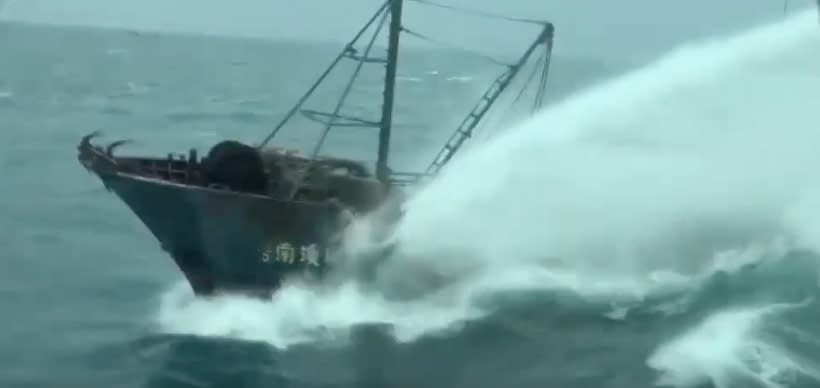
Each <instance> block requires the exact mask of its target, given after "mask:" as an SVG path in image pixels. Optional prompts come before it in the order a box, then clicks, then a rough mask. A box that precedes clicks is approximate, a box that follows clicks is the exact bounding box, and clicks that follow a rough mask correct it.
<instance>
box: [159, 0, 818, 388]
mask: <svg viewBox="0 0 820 388" xmlns="http://www.w3.org/2000/svg"><path fill="white" fill-rule="evenodd" d="M817 47H820V29H818V26H817V19H816V15H815V13H814V12H805V13H802V14H798V15H795V16H793V17H791V18H790V19H788V20H786V21H783V22H778V23H775V24H771V25H767V26H762V27H759V28H756V29H754V30H751V31H748V32H745V33H743V34H740V35H737V36H732V37H728V38H720V39H715V40H712V41H708V42H701V43H698V44H692V45H689V46H686V47H681V48H679V49H678V50H676V51H675V52H672V53H670V54H669V55H667V56H665V57H663V58H661V59H659V60H658V61H656V62H654V63H652V64H650V65H647V66H646V67H644V68H641V69H638V70H636V71H633V72H631V73H629V74H626V75H624V76H621V77H619V78H616V79H613V80H611V81H609V82H606V83H604V84H601V85H599V86H597V87H594V88H591V89H588V90H585V91H582V92H580V93H577V94H576V95H574V96H572V97H570V98H568V99H567V100H565V101H564V102H562V103H559V104H557V105H555V106H553V107H551V108H549V109H547V110H545V111H543V112H541V113H540V114H538V115H537V116H536V117H534V118H532V119H529V120H527V121H525V122H522V123H520V124H519V125H517V126H516V127H514V128H510V129H508V130H506V131H504V132H503V133H500V134H499V135H498V136H495V137H494V138H493V139H492V140H490V141H488V142H486V143H483V144H477V145H475V146H473V147H472V148H471V149H469V150H467V151H465V152H463V153H462V154H460V155H459V157H458V158H456V159H454V160H453V162H452V163H451V164H450V165H449V166H448V168H447V169H446V170H445V171H443V172H442V174H441V175H440V176H439V177H438V178H437V179H436V180H434V181H432V182H430V183H429V184H428V185H427V186H425V187H423V188H422V189H421V190H420V191H418V192H417V193H415V194H414V195H413V197H412V198H411V200H410V201H409V202H408V204H407V213H406V217H405V218H404V220H403V221H402V223H401V224H400V225H398V227H397V229H396V230H395V231H394V233H393V235H392V241H393V243H394V244H395V246H396V250H395V252H394V253H393V254H392V255H391V256H390V257H388V258H386V259H385V260H384V261H383V262H381V264H380V265H379V266H378V267H377V268H375V269H374V274H373V276H372V278H371V279H370V280H369V281H367V282H364V281H360V280H359V279H357V280H349V281H347V282H345V283H344V284H343V285H342V286H340V287H337V288H333V289H332V290H328V289H314V288H309V287H305V286H302V285H300V284H291V285H288V286H286V287H285V288H284V289H283V290H282V291H281V292H280V293H279V294H278V295H277V296H276V298H275V300H274V301H272V302H262V301H257V300H247V299H243V298H238V297H221V298H216V299H213V300H194V299H193V298H192V297H191V295H190V292H189V291H187V289H186V288H185V286H183V285H179V286H177V287H175V288H174V289H173V290H171V291H169V292H168V293H166V294H165V295H164V296H163V301H162V303H161V309H160V313H159V324H160V326H161V328H162V330H164V331H168V332H174V333H188V334H198V335H215V336H232V337H236V338H243V339H253V340H262V341H267V342H269V343H271V344H273V345H275V346H278V347H287V346H289V345H292V344H295V343H301V342H309V341H316V340H327V339H339V338H343V337H344V336H345V335H346V333H347V330H348V329H350V328H351V327H354V326H357V325H364V324H389V325H390V326H392V328H393V332H394V334H395V337H396V338H397V340H399V341H412V340H414V339H416V338H418V337H419V336H422V335H426V334H431V333H436V332H438V333H440V332H441V331H446V330H452V331H457V330H459V327H460V325H461V324H463V322H465V321H468V320H472V319H479V318H482V317H486V316H488V315H491V314H494V313H497V312H499V311H502V310H503V309H505V308H508V307H509V306H510V305H511V304H514V303H515V300H520V299H516V298H524V300H527V298H529V297H533V295H535V297H537V298H553V299H560V300H562V301H564V303H562V307H564V308H567V309H576V311H579V312H581V313H592V314H596V315H598V316H606V317H608V318H609V319H614V320H630V319H649V318H648V317H654V318H652V319H667V318H668V317H674V316H678V315H681V314H683V313H686V312H693V311H701V312H703V313H702V314H700V317H701V319H700V320H699V321H697V322H695V321H693V322H692V323H691V325H687V326H686V327H687V329H684V330H682V331H681V332H680V333H678V334H676V336H674V338H673V339H669V340H662V341H661V342H660V343H659V344H658V347H657V349H656V350H655V351H654V352H653V354H651V355H650V356H649V357H648V361H647V363H648V364H649V366H650V367H651V368H653V369H654V370H657V371H658V372H659V373H660V375H661V376H660V380H659V383H661V384H666V385H673V386H678V387H689V386H698V384H702V383H704V382H707V381H711V382H712V383H713V384H715V385H716V386H718V387H729V386H732V385H731V384H733V382H735V381H738V379H741V380H742V379H751V380H754V381H756V382H758V383H761V384H763V385H766V386H772V387H779V386H788V382H787V381H786V380H788V378H792V379H794V378H795V377H794V376H795V374H797V375H799V376H800V377H799V378H803V379H816V376H817V374H818V372H817V370H818V369H817V368H816V367H814V366H811V365H809V364H808V363H807V362H806V361H805V360H802V359H801V358H800V357H799V356H798V355H797V354H793V353H790V352H788V351H787V350H785V348H783V347H782V346H783V345H782V344H778V343H777V341H773V340H771V339H770V338H767V337H766V335H764V334H765V333H771V331H772V330H774V329H773V327H775V326H776V327H780V329H778V330H785V329H783V328H784V327H785V328H789V327H790V325H789V324H788V319H787V316H788V314H791V313H793V312H794V311H799V310H800V309H801V308H802V307H804V306H806V305H807V304H810V303H814V302H813V301H812V300H810V299H807V298H809V297H811V296H813V295H814V293H815V292H816V288H817V274H818V261H817V255H815V253H814V252H820V222H818V221H817V218H816V216H815V215H816V214H820V195H818V194H820V191H818V190H820V186H818V184H820V179H818V178H820V176H819V175H820V174H819V173H818V172H817V171H818V170H817V166H818V165H820V153H818V152H817V146H816V145H817V144H820V131H818V127H817V126H818V116H817V107H818V106H820V77H818V72H817V69H818V68H820V50H817ZM558 76H560V75H558ZM358 227H359V228H361V229H354V230H353V231H352V233H353V234H354V236H355V237H356V238H357V239H356V240H351V244H352V246H353V248H352V249H353V252H356V250H357V249H359V250H367V249H369V248H370V247H369V245H368V244H369V243H368V242H367V241H368V240H367V236H366V235H364V234H363V233H365V232H366V230H367V223H366V222H364V221H363V223H362V224H360V225H358ZM362 230H364V232H363V231H362ZM358 256H360V255H348V257H347V258H348V259H350V260H353V258H355V257H358ZM718 296H719V297H718ZM683 315H685V314H683ZM664 317H667V318H664ZM668 319H672V318H668ZM772 320H775V321H776V322H777V324H776V325H772V324H768V325H767V324H766V322H771V321H772ZM795 333H796V331H795V332H793V333H792V334H790V335H791V336H793V337H794V336H797V334H795ZM804 334H805V333H804ZM806 338H808V337H805V336H803V337H801V341H806ZM814 341H815V342H814V343H815V344H817V343H818V342H817V341H818V340H817V339H814ZM789 374H790V375H789ZM787 375H789V376H791V377H789V376H787ZM784 379H786V380H784ZM815 381H820V379H817V380H815Z"/></svg>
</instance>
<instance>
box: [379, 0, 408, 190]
mask: <svg viewBox="0 0 820 388" xmlns="http://www.w3.org/2000/svg"><path fill="white" fill-rule="evenodd" d="M389 1H390V35H389V37H388V46H387V69H386V71H385V79H384V100H383V103H382V117H381V123H380V126H379V155H378V160H377V161H376V177H378V178H379V180H381V181H384V182H386V181H387V180H388V179H389V176H390V169H389V168H388V167H387V158H388V154H389V153H390V131H391V129H392V126H393V96H394V94H395V89H396V68H397V66H398V56H399V35H400V33H401V30H402V26H401V11H402V2H403V0H389Z"/></svg>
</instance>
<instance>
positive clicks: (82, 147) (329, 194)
mask: <svg viewBox="0 0 820 388" xmlns="http://www.w3.org/2000/svg"><path fill="white" fill-rule="evenodd" d="M415 1H417V2H420V3H423V4H428V5H438V6H443V7H449V6H446V5H442V4H435V3H430V2H428V1H422V0H415ZM402 3H403V1H402V0H387V1H386V2H385V3H384V4H383V5H382V6H381V7H380V8H379V9H378V11H377V12H376V13H375V14H374V15H373V16H372V17H371V18H370V19H369V21H368V22H367V23H366V24H365V25H364V26H363V27H362V28H361V30H359V32H358V33H357V34H356V35H355V37H354V38H353V39H352V40H351V41H350V43H348V44H347V45H346V46H345V47H344V48H343V50H342V51H341V53H339V54H338V56H337V57H336V58H335V59H334V60H333V61H332V63H331V64H330V66H329V67H328V68H326V69H325V71H324V72H323V73H322V74H321V76H320V77H319V78H318V79H317V80H316V81H315V83H314V84H313V85H311V86H310V87H309V88H308V90H307V92H306V93H305V94H304V95H303V96H302V97H301V98H300V99H299V101H298V102H297V103H296V104H295V106H294V107H293V108H292V109H290V110H289V111H288V113H287V114H286V115H285V117H284V119H283V120H282V121H281V122H280V123H279V124H278V125H277V126H276V127H275V129H274V130H273V131H272V132H271V133H270V134H269V135H268V136H267V137H266V138H265V139H264V141H262V142H261V143H260V144H259V145H256V146H251V145H246V144H243V143H240V142H237V141H234V140H225V141H222V142H219V143H218V144H216V145H215V146H213V147H212V148H211V149H210V151H209V152H208V153H207V155H204V157H201V158H200V157H198V155H197V152H196V150H195V149H191V150H190V151H189V152H188V153H187V155H185V154H182V155H174V154H169V155H168V156H167V157H150V156H145V157H143V156H139V157H133V156H117V155H114V153H113V151H114V149H115V148H116V147H118V146H120V145H122V144H124V141H116V142H113V143H111V144H109V145H107V146H105V147H103V146H99V145H94V144H93V143H92V141H91V140H92V138H93V137H95V136H97V135H98V134H97V133H92V134H90V135H87V136H85V137H83V138H82V140H81V141H80V143H79V146H78V152H79V153H78V159H79V161H80V163H81V164H82V165H83V166H84V167H85V168H86V169H87V170H89V171H90V172H92V173H93V174H95V175H96V176H97V177H99V179H100V180H102V182H103V185H104V186H105V187H106V188H107V189H108V190H109V191H111V192H113V193H115V194H116V195H117V196H118V197H119V198H120V199H121V200H122V201H123V202H125V204H126V205H127V206H128V207H129V208H130V209H131V210H132V211H133V213H134V214H135V215H136V216H137V217H138V218H139V219H140V220H141V221H142V222H143V223H144V224H145V226H146V227H147V228H148V229H149V230H150V231H151V233H152V234H153V235H154V236H155V237H156V238H157V239H158V240H159V242H160V244H161V247H162V249H163V250H164V251H165V252H167V253H168V254H169V255H170V257H171V258H172V259H173V260H174V262H175V263H176V264H177V266H178V267H179V269H180V270H181V271H182V273H183V274H184V275H185V277H186V278H187V281H188V282H189V284H190V286H191V288H192V289H193V291H194V293H195V294H196V295H198V296H203V295H212V294H215V293H225V292H227V293H234V292H238V293H244V294H253V295H262V296H269V295H270V294H271V293H272V292H274V291H275V290H276V289H277V288H278V287H279V286H280V285H281V284H282V282H283V280H284V279H286V278H288V277H289V276H295V275H298V276H308V277H312V278H314V279H322V277H323V276H324V275H325V273H326V272H327V269H328V262H327V257H328V254H329V252H330V251H332V250H333V249H334V241H336V240H335V236H338V234H339V232H340V231H341V230H342V229H343V228H344V226H345V223H346V220H348V219H349V216H350V215H351V214H353V215H357V214H359V215H361V214H371V213H373V212H375V211H376V210H377V209H380V210H381V209H387V211H386V212H384V213H383V214H386V216H385V219H384V220H385V222H388V223H389V222H393V221H395V220H396V219H397V217H399V216H400V212H399V211H398V209H399V205H400V203H401V194H402V192H404V190H405V189H406V187H407V186H409V185H413V184H415V183H418V182H419V181H421V180H423V179H424V178H425V177H431V176H434V175H435V174H436V173H437V172H438V171H439V170H440V169H441V168H442V167H443V166H444V165H445V164H446V163H447V162H448V161H449V160H450V158H451V157H452V156H453V155H454V154H455V153H456V152H457V151H458V150H459V148H460V147H461V146H462V144H463V143H464V142H465V141H466V140H467V139H468V138H469V137H470V136H471V134H472V133H473V131H474V129H475V128H476V126H477V125H478V124H479V122H480V121H481V120H482V118H483V117H484V116H485V114H486V113H487V111H488V110H489V109H490V106H491V105H492V104H493V103H494V102H495V101H496V100H497V99H498V97H499V96H500V95H501V94H502V93H503V92H504V91H505V90H507V89H508V86H509V85H510V84H511V82H512V80H513V79H514V78H515V77H516V76H517V75H518V74H519V72H520V71H521V69H522V67H523V66H524V65H525V64H526V63H527V61H528V60H529V59H530V58H531V57H532V56H533V53H535V52H536V51H539V52H540V53H541V55H540V59H539V62H538V63H537V64H536V65H535V67H534V71H533V73H532V76H531V78H530V80H532V79H533V78H532V77H533V76H535V75H536V74H537V72H536V70H537V71H540V72H541V82H540V84H539V85H538V88H539V89H538V90H537V93H536V97H535V98H536V105H540V104H541V101H542V99H543V94H544V93H543V91H544V88H545V85H546V78H547V73H548V68H549V62H550V61H549V59H550V54H551V51H552V41H553V26H552V24H550V23H548V22H543V21H534V20H526V19H511V18H506V19H508V20H514V21H518V22H525V23H533V24H536V25H537V26H538V29H539V32H538V35H537V37H536V38H535V39H534V40H533V41H532V43H531V44H530V45H529V46H528V47H527V48H526V50H525V51H524V52H523V54H521V56H520V57H519V58H518V60H517V61H516V62H515V63H513V64H511V65H507V66H506V68H505V70H504V71H503V73H502V74H501V75H499V76H498V78H496V79H495V80H494V81H493V82H492V84H491V85H490V86H489V88H488V89H487V90H486V92H485V93H484V94H483V95H482V96H481V97H480V99H479V101H478V103H477V104H476V105H475V106H474V108H473V109H472V111H470V112H469V113H468V114H467V117H466V118H465V119H464V120H463V121H462V122H461V125H459V126H458V128H457V129H456V130H455V132H454V133H453V134H452V136H451V137H450V139H449V140H448V142H447V143H446V145H444V146H443V148H442V149H441V150H440V152H439V153H438V155H437V156H436V158H435V159H434V160H433V161H432V163H430V165H429V166H428V167H427V169H426V170H425V171H424V172H420V173H397V172H394V171H391V169H390V168H389V167H388V160H389V154H390V152H389V151H390V148H389V145H390V137H391V129H392V127H393V125H392V116H393V106H394V103H393V101H394V92H395V83H396V68H397V64H398V61H399V40H400V39H399V38H400V35H402V33H409V34H412V35H415V36H417V37H422V38H423V37H424V36H423V35H421V34H418V33H415V32H413V31H411V30H409V29H407V28H406V27H405V26H403V25H402ZM483 15H485V16H491V15H489V14H483ZM388 20H389V23H388V22H387V21H388ZM385 24H387V25H388V26H387V29H388V37H387V41H388V48H387V57H386V58H374V57H372V56H371V55H370V52H371V49H372V48H373V44H374V41H375V39H376V37H377V36H378V35H379V33H380V32H381V31H382V30H383V29H384V28H385ZM371 29H372V30H374V31H373V32H372V38H371V39H369V40H368V41H367V42H363V43H362V42H360V41H362V40H363V39H362V38H363V37H364V36H365V35H366V34H367V33H368V31H370V30H371ZM361 44H364V49H363V50H360V49H357V48H356V46H357V45H361ZM539 48H541V49H542V50H539ZM359 52H362V54H359ZM342 60H352V61H354V63H355V71H354V72H353V76H352V77H350V79H349V82H348V83H347V86H346V88H345V89H344V90H343V92H342V94H341V97H340V98H339V99H338V103H337V104H336V105H335V109H334V110H333V111H332V112H321V111H315V110H309V109H305V108H304V105H305V103H306V101H307V100H308V99H309V97H311V95H313V94H314V92H315V90H316V89H317V87H318V86H319V85H320V84H321V83H322V82H323V80H324V79H325V78H326V77H327V76H328V74H330V73H331V72H333V71H334V69H335V68H336V67H337V65H338V64H339V63H340V62H341V61H342ZM373 63H376V64H381V65H384V67H385V72H384V84H383V100H382V109H381V117H379V119H378V120H366V119H361V118H357V117H353V116H349V115H344V114H341V113H340V111H341V108H342V107H343V106H344V104H345V102H346V99H347V97H348V94H349V92H350V89H351V87H352V85H353V84H354V82H355V81H356V79H357V77H358V75H359V73H360V70H361V69H362V68H363V67H365V66H366V65H369V64H373ZM527 83H528V84H529V83H530V82H529V80H528V81H527ZM525 87H526V85H525ZM519 96H520V95H519ZM297 113H302V114H303V115H305V116H306V117H308V118H310V119H312V120H314V121H317V122H319V123H321V125H322V127H323V130H322V131H321V136H320V139H319V140H318V142H317V143H316V144H315V146H314V147H313V151H312V152H311V154H310V155H309V156H307V155H304V156H303V155H301V154H298V153H296V152H291V151H288V150H282V149H279V148H274V147H269V146H268V144H269V143H270V142H271V140H272V139H273V138H274V137H275V136H276V134H277V133H278V132H279V130H280V129H281V128H283V127H284V126H285V125H286V124H288V123H289V122H290V120H291V118H292V117H293V116H294V115H296V114H297ZM337 127H372V128H374V129H378V147H377V149H376V154H377V161H376V163H375V168H374V170H371V169H370V168H369V167H368V166H367V165H365V164H363V163H360V162H358V161H356V160H351V159H346V158H334V157H325V156H319V152H320V150H321V148H322V145H323V143H324V140H325V137H326V135H327V133H328V131H330V130H331V129H333V128H337ZM391 209H392V210H393V211H390V210H391Z"/></svg>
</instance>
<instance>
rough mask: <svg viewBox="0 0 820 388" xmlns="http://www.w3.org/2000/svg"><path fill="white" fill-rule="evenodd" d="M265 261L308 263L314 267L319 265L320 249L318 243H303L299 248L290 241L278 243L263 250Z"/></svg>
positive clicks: (263, 259) (263, 260)
mask: <svg viewBox="0 0 820 388" xmlns="http://www.w3.org/2000/svg"><path fill="white" fill-rule="evenodd" d="M262 262H263V263H284V264H302V263H303V264H307V265H312V266H314V267H318V266H319V249H318V248H317V247H316V244H310V245H302V246H299V249H298V250H297V249H296V247H295V246H294V245H293V244H291V243H288V242H283V243H279V244H277V245H276V246H275V247H273V248H271V247H268V248H267V249H265V251H264V252H262Z"/></svg>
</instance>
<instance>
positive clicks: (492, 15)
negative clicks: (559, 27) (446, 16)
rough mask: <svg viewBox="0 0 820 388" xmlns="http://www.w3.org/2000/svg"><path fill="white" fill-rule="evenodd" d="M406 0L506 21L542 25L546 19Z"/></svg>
mask: <svg viewBox="0 0 820 388" xmlns="http://www.w3.org/2000/svg"><path fill="white" fill-rule="evenodd" d="M407 1H414V2H416V3H419V4H424V5H429V6H432V7H438V8H445V9H449V10H452V11H459V12H462V13H469V14H473V15H478V16H483V17H485V18H490V19H499V20H507V21H511V22H517V23H528V24H540V25H543V24H545V23H546V21H544V20H536V19H525V18H516V17H511V16H506V15H501V14H496V13H490V12H486V11H482V10H479V9H475V8H467V7H458V6H455V5H450V4H445V3H439V2H435V1H430V0H407Z"/></svg>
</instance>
